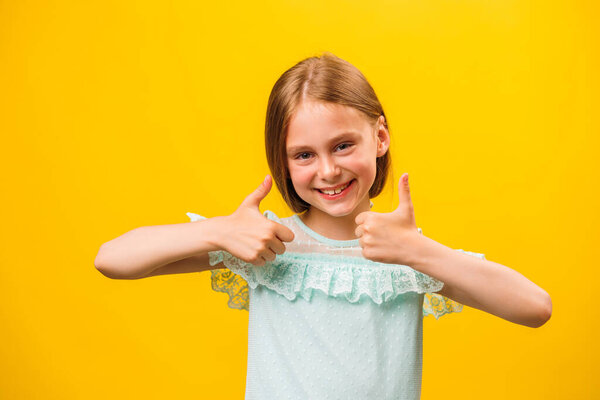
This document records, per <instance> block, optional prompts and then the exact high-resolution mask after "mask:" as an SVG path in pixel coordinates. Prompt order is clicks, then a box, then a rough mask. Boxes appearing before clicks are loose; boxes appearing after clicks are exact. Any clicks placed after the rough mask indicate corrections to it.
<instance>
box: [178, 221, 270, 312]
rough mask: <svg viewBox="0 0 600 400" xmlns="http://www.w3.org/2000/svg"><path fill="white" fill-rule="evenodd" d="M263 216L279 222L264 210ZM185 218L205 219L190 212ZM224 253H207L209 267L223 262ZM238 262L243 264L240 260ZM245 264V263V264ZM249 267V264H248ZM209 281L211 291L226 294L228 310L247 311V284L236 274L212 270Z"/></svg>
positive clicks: (224, 269) (225, 270) (229, 271)
mask: <svg viewBox="0 0 600 400" xmlns="http://www.w3.org/2000/svg"><path fill="white" fill-rule="evenodd" d="M263 215H264V216H265V217H267V218H268V219H270V220H272V221H279V218H278V217H277V215H276V214H275V213H274V212H272V211H270V210H266V211H265V212H264V213H263ZM187 216H188V217H189V218H190V220H191V221H192V222H194V221H200V220H203V219H206V217H203V216H201V215H198V214H194V213H191V212H188V213H187ZM225 253H226V252H225V251H211V252H209V253H208V255H209V259H210V261H209V262H210V265H216V264H218V263H220V262H222V261H223V256H224V254H225ZM239 262H241V263H243V261H242V260H239ZM246 264H247V263H246ZM248 265H251V264H248ZM210 274H211V275H210V281H211V286H212V289H213V290H214V291H216V292H221V293H226V294H227V295H228V297H229V300H228V301H227V305H228V306H229V308H233V309H236V310H246V311H248V310H249V305H250V298H249V289H248V282H246V280H245V279H244V278H243V277H241V276H240V275H238V274H235V273H234V272H232V271H231V270H230V269H229V268H226V267H225V268H219V269H212V270H211V271H210Z"/></svg>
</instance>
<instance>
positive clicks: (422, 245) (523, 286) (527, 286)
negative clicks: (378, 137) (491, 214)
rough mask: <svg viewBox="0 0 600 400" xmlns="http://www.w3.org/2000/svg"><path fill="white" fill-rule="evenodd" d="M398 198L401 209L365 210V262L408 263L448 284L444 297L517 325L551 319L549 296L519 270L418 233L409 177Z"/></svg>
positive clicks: (360, 226) (361, 220)
mask: <svg viewBox="0 0 600 400" xmlns="http://www.w3.org/2000/svg"><path fill="white" fill-rule="evenodd" d="M398 194H399V197H400V204H399V205H398V208H397V209H396V210H394V211H392V212H390V213H377V212H373V211H365V212H362V213H360V214H358V215H357V216H356V218H355V222H356V224H357V227H356V231H355V233H356V236H357V237H359V238H360V239H359V243H360V246H361V247H362V254H363V256H364V257H365V258H368V259H370V260H373V261H379V262H384V263H392V264H401V265H408V266H410V267H412V268H413V269H415V270H417V271H420V272H422V273H424V274H426V275H429V276H431V277H433V278H435V279H438V280H440V281H442V282H444V287H443V288H442V290H441V291H440V292H438V293H440V294H442V295H443V296H446V297H448V298H450V299H452V300H455V301H457V302H459V303H460V304H464V305H467V306H469V307H473V308H477V309H479V310H481V311H485V312H487V313H490V314H494V315H496V316H498V317H500V318H503V319H505V320H507V321H510V322H514V323H516V324H520V325H525V326H529V327H532V328H537V327H540V326H542V325H544V324H545V323H546V321H548V319H550V316H551V315H552V301H551V299H550V296H549V295H548V293H546V291H544V290H543V289H542V288H541V287H539V286H537V285H536V284H535V283H533V282H531V281H530V280H529V279H527V278H525V277H524V276H523V275H521V274H520V273H518V272H517V271H515V270H513V269H510V268H508V267H505V266H504V265H501V264H498V263H495V262H493V261H488V260H482V259H480V258H478V257H474V256H472V255H469V254H465V253H462V252H459V251H457V250H453V249H451V248H449V247H446V246H444V245H443V244H440V243H438V242H436V241H435V240H432V239H430V238H428V237H426V236H423V235H420V234H419V233H418V229H417V225H416V222H415V214H414V209H413V204H412V200H411V196H410V188H409V185H408V174H403V175H402V177H401V178H400V182H399V188H398Z"/></svg>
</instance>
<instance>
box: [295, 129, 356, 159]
mask: <svg viewBox="0 0 600 400" xmlns="http://www.w3.org/2000/svg"><path fill="white" fill-rule="evenodd" d="M357 135H359V134H358V133H356V132H354V131H347V132H342V133H339V134H337V135H335V136H334V137H333V138H331V140H329V143H330V144H333V143H335V142H338V141H340V140H343V139H348V138H354V137H355V136H357ZM308 149H310V145H300V146H291V147H289V148H288V149H287V153H288V154H296V153H297V152H300V151H304V150H308Z"/></svg>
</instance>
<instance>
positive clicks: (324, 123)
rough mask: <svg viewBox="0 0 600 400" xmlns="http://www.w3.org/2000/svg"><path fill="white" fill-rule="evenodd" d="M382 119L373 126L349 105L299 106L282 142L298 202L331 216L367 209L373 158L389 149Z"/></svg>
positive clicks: (310, 103)
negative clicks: (305, 203) (298, 197)
mask: <svg viewBox="0 0 600 400" xmlns="http://www.w3.org/2000/svg"><path fill="white" fill-rule="evenodd" d="M383 121H384V120H383V116H381V117H380V120H379V121H378V123H377V124H375V125H371V124H370V123H369V122H368V121H367V119H366V118H365V117H364V116H363V115H362V114H361V113H360V112H359V111H358V110H356V109H354V108H352V107H347V106H343V105H340V104H334V103H323V102H315V101H308V102H303V103H302V104H301V105H300V107H299V108H298V110H297V111H296V113H295V114H294V115H293V117H292V119H291V120H290V124H289V126H288V133H287V139H286V152H287V163H288V169H289V172H290V178H291V180H292V183H293V185H294V189H295V190H296V193H298V195H299V196H300V198H302V200H304V201H306V202H307V203H309V204H310V205H311V206H312V207H315V208H317V209H319V210H321V211H323V212H325V213H327V214H329V215H331V216H335V217H341V216H345V215H348V214H351V213H352V212H353V211H354V210H355V209H356V208H357V206H361V207H360V208H361V209H362V208H364V210H362V211H365V210H368V204H369V189H370V188H371V186H372V185H373V182H374V181H375V174H376V158H377V157H379V156H382V155H384V154H385V152H386V151H387V149H388V146H389V133H388V132H387V129H386V128H385V127H383V124H382V123H380V122H383ZM365 203H366V207H365Z"/></svg>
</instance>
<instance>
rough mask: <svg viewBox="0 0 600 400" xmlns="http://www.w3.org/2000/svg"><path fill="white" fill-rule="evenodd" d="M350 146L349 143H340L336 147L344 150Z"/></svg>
mask: <svg viewBox="0 0 600 400" xmlns="http://www.w3.org/2000/svg"><path fill="white" fill-rule="evenodd" d="M343 146H345V147H343ZM350 146H352V145H351V144H350V143H342V144H340V145H338V146H337V148H338V149H340V150H345V149H347V148H348V147H350Z"/></svg>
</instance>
